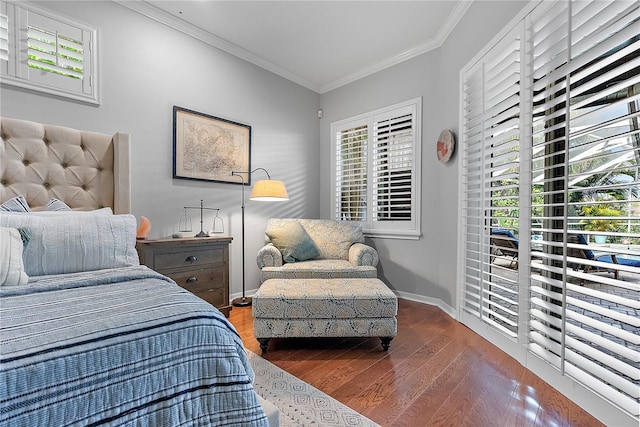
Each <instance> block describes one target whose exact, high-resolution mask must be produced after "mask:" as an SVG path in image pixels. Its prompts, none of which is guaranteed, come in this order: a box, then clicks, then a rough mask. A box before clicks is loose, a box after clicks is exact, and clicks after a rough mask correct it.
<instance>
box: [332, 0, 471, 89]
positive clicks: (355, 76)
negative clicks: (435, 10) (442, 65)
mask: <svg viewBox="0 0 640 427" xmlns="http://www.w3.org/2000/svg"><path fill="white" fill-rule="evenodd" d="M471 3H473V0H467V1H461V2H458V3H457V4H456V7H455V8H454V10H453V11H452V12H451V14H450V15H449V16H448V17H447V20H446V21H445V22H444V24H443V25H442V27H441V28H440V31H439V32H438V34H436V37H435V38H433V39H431V40H427V41H425V42H424V43H421V44H419V45H417V46H415V47H413V48H411V49H408V50H406V51H404V52H402V53H400V54H398V55H396V56H393V57H390V58H388V59H386V60H384V61H380V62H378V63H376V64H373V65H371V66H369V67H366V68H363V69H362V70H359V71H357V72H355V73H352V74H349V75H347V76H344V77H342V78H340V79H337V80H334V81H333V82H330V83H327V84H326V85H322V86H321V87H320V90H319V93H320V94H323V93H326V92H329V91H331V90H334V89H337V88H339V87H340V86H344V85H346V84H349V83H353V82H354V81H356V80H359V79H362V78H364V77H367V76H369V75H371V74H375V73H377V72H378V71H382V70H384V69H386V68H389V67H393V66H394V65H398V64H400V63H402V62H404V61H407V60H409V59H411V58H415V57H416V56H420V55H422V54H424V53H427V52H429V51H432V50H434V49H437V48H439V47H440V46H442V45H443V44H444V42H445V41H446V40H447V37H449V35H450V34H451V32H452V31H453V29H454V28H455V27H456V25H458V22H460V19H462V16H463V15H464V14H465V13H466V11H467V9H469V6H471Z"/></svg>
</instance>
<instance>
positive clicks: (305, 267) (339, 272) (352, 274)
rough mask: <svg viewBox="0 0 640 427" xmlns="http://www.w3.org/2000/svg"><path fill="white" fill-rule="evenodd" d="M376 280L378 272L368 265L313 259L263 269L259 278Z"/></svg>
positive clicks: (263, 279) (338, 260) (337, 260)
mask: <svg viewBox="0 0 640 427" xmlns="http://www.w3.org/2000/svg"><path fill="white" fill-rule="evenodd" d="M340 277H344V278H358V277H359V278H376V277H378V270H377V268H376V267H373V266H368V265H360V266H355V265H353V264H351V263H350V262H349V261H344V260H341V259H314V260H308V261H300V262H294V263H285V264H283V265H282V266H281V267H263V268H262V269H261V278H262V281H263V282H264V281H265V280H268V279H277V278H280V279H332V278H340Z"/></svg>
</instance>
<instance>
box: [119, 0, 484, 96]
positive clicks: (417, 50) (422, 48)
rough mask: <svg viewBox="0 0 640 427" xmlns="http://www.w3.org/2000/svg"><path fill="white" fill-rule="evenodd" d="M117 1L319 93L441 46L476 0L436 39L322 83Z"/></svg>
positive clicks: (139, 2)
mask: <svg viewBox="0 0 640 427" xmlns="http://www.w3.org/2000/svg"><path fill="white" fill-rule="evenodd" d="M114 1H115V2H116V3H118V4H120V5H122V6H124V7H126V8H128V9H130V10H133V11H135V12H138V13H140V14H141V15H144V16H146V17H147V18H150V19H153V20H154V21H156V22H159V23H161V24H164V25H166V26H168V27H170V28H173V29H174V30H176V31H180V32H181V33H183V34H186V35H188V36H191V37H193V38H195V39H197V40H200V41H202V42H204V43H207V44H208V45H210V46H213V47H216V48H218V49H220V50H223V51H225V52H227V53H229V54H231V55H233V56H236V57H238V58H240V59H244V60H245V61H247V62H250V63H252V64H254V65H257V66H258V67H261V68H264V69H265V70H267V71H271V72H272V73H274V74H277V75H279V76H280V77H284V78H285V79H287V80H290V81H292V82H294V83H297V84H299V85H300V86H303V87H306V88H307V89H310V90H312V91H314V92H316V93H319V94H323V93H326V92H329V91H331V90H333V89H336V88H339V87H341V86H344V85H346V84H349V83H352V82H354V81H356V80H359V79H361V78H363V77H366V76H369V75H371V74H374V73H377V72H378V71H382V70H384V69H386V68H389V67H392V66H394V65H397V64H400V63H402V62H404V61H407V60H409V59H411V58H414V57H416V56H419V55H422V54H424V53H426V52H429V51H431V50H434V49H437V48H439V47H440V46H442V44H443V43H444V42H445V41H446V39H447V37H449V34H451V32H452V31H453V29H454V28H455V26H456V25H457V24H458V22H459V21H460V19H462V16H463V15H464V14H465V13H466V11H467V9H469V7H470V6H471V3H472V0H471V1H462V2H458V4H457V5H456V7H455V8H454V9H453V11H452V12H451V14H449V16H448V17H447V19H446V21H445V23H444V24H443V25H442V27H440V30H439V31H438V34H436V36H435V37H434V38H433V39H431V40H427V41H426V42H424V43H421V44H419V45H417V46H415V47H413V48H411V49H408V50H406V51H404V52H401V53H399V54H397V55H395V56H392V57H390V58H388V59H386V60H384V61H380V62H378V63H375V64H373V65H371V66H369V67H365V68H363V69H362V70H359V71H356V72H355V73H352V74H349V75H347V76H344V77H341V78H339V79H336V80H334V81H332V82H329V83H326V84H322V85H318V84H316V83H314V82H312V81H309V80H307V79H305V78H304V77H302V76H299V75H298V74H296V73H293V72H291V71H289V70H287V69H285V68H283V67H281V66H279V65H277V64H274V63H273V62H270V61H268V60H266V59H264V58H262V57H261V56H259V55H256V54H254V53H253V52H250V51H248V50H246V49H244V48H242V47H240V46H238V45H235V44H233V43H231V42H229V41H228V40H225V39H223V38H221V37H218V36H216V35H214V34H212V33H210V32H207V31H204V30H202V29H200V28H198V27H196V26H195V25H192V24H189V23H187V22H185V21H183V20H181V19H179V18H177V17H175V16H173V15H171V14H170V13H167V12H165V11H164V10H162V9H159V8H158V7H156V6H154V5H153V4H151V3H150V2H149V1H145V0H135V1H131V0H114Z"/></svg>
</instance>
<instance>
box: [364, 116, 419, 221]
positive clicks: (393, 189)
mask: <svg viewBox="0 0 640 427" xmlns="http://www.w3.org/2000/svg"><path fill="white" fill-rule="evenodd" d="M413 131H414V112H413V109H412V108H411V107H405V108H402V109H399V110H396V111H392V112H389V113H385V114H383V115H377V116H376V117H374V123H373V144H372V151H373V154H372V155H373V159H372V160H373V168H372V171H373V195H374V197H375V204H374V207H373V212H372V215H373V216H374V219H375V220H376V221H410V220H411V218H412V214H413V212H412V203H411V198H412V194H413V144H414V135H413Z"/></svg>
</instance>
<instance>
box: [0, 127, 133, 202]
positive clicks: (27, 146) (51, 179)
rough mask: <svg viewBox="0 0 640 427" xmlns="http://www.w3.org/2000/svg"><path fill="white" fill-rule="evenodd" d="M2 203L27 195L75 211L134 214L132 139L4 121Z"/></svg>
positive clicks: (0, 173)
mask: <svg viewBox="0 0 640 427" xmlns="http://www.w3.org/2000/svg"><path fill="white" fill-rule="evenodd" d="M0 136H1V137H2V145H0V203H3V202H5V201H6V200H8V199H11V198H12V197H15V196H18V195H23V196H24V197H25V198H26V199H27V202H28V203H29V206H30V207H31V209H32V210H42V209H43V208H44V206H45V205H46V204H47V202H48V201H49V200H50V199H51V198H56V199H60V200H62V201H63V202H64V203H66V204H67V205H68V206H69V207H71V208H72V209H74V210H93V209H100V208H104V207H111V208H112V209H113V211H114V213H117V214H120V213H129V212H130V211H131V197H130V193H131V185H130V163H129V135H128V134H124V133H116V134H115V135H112V136H111V135H105V134H99V133H94V132H86V131H80V130H76V129H71V128H67V127H61V126H52V125H43V124H40V123H35V122H30V121H26V120H17V119H8V118H3V117H0Z"/></svg>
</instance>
